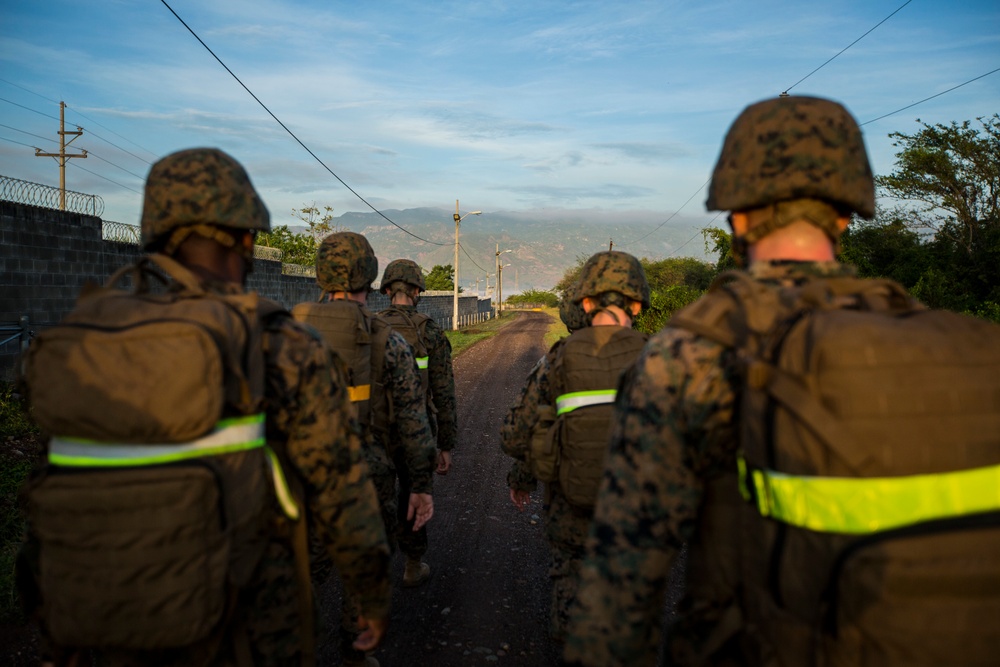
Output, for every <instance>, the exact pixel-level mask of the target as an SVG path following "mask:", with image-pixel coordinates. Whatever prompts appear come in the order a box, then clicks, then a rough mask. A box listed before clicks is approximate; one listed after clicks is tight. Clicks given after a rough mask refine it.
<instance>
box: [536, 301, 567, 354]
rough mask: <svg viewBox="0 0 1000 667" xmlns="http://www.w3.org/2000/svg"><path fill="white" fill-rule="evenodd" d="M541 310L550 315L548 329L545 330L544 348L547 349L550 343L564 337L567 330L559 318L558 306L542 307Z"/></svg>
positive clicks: (550, 345)
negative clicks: (550, 320) (550, 319)
mask: <svg viewBox="0 0 1000 667" xmlns="http://www.w3.org/2000/svg"><path fill="white" fill-rule="evenodd" d="M542 312H544V313H546V314H548V315H551V316H552V322H551V323H550V324H549V330H548V331H546V332H545V338H544V339H543V340H544V342H545V349H549V348H550V347H552V345H553V344H554V343H555V342H556V341H557V340H559V339H560V338H565V337H566V336H568V335H569V330H568V329H567V328H566V325H565V324H563V323H562V320H561V319H559V309H558V308H543V309H542Z"/></svg>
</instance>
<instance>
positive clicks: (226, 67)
mask: <svg viewBox="0 0 1000 667" xmlns="http://www.w3.org/2000/svg"><path fill="white" fill-rule="evenodd" d="M160 2H162V3H163V6H164V7H166V8H167V9H169V10H170V13H171V14H173V15H174V16H175V17H176V18H177V20H178V21H180V22H181V25H183V26H184V27H185V28H187V30H188V32H190V33H191V34H192V35H193V36H194V38H195V39H197V40H198V42H199V43H200V44H201V45H202V46H204V47H205V50H206V51H208V52H209V53H211V54H212V57H213V58H215V59H216V60H217V61H218V63H219V64H220V65H222V67H223V68H224V69H225V70H226V71H227V72H229V74H230V76H232V77H233V78H234V79H235V80H236V82H237V83H238V84H240V85H241V86H242V87H243V90H245V91H247V93H249V94H250V97H252V98H254V100H256V102H257V104H259V105H260V106H261V108H262V109H264V111H266V112H267V113H268V115H269V116H271V118H273V119H274V121H275V122H276V123H277V124H278V125H280V126H281V127H282V129H284V130H285V132H287V133H288V134H289V136H291V137H292V139H294V140H295V141H296V142H297V143H298V144H299V146H302V148H304V149H305V151H306V152H307V153H309V155H311V156H312V157H313V159H314V160H316V162H318V163H319V164H320V166H322V167H323V168H324V169H326V170H327V171H328V172H329V173H330V175H331V176H333V177H334V178H336V179H337V180H338V181H340V184H341V185H343V186H344V187H345V188H347V189H348V190H350V192H351V194H353V195H354V196H355V197H357V198H358V199H360V200H361V202H362V203H363V204H364V205H365V206H367V207H368V208H370V209H371V210H372V211H374V212H375V213H377V214H378V215H379V217H381V218H383V219H384V220H386V221H387V222H389V223H390V224H391V225H393V226H394V227H396V228H397V229H399V230H401V231H403V232H406V233H407V234H409V235H410V236H412V237H413V238H415V239H417V240H419V241H423V242H424V243H430V244H431V245H437V246H446V245H452V244H450V243H439V242H437V241H431V240H429V239H425V238H423V237H421V236H418V235H416V234H414V233H413V232H411V231H410V230H408V229H406V228H405V227H403V226H401V225H399V224H397V223H396V222H395V221H394V220H391V219H389V217H388V216H386V215H385V214H384V213H382V211H380V210H378V209H377V208H375V207H374V206H372V205H371V204H370V203H368V200H367V199H365V198H364V197H362V196H361V195H360V194H358V192H357V191H355V190H354V188H352V187H351V186H350V185H348V184H347V183H346V182H345V181H344V179H342V178H341V177H340V176H338V175H337V174H336V173H334V171H333V170H332V169H330V167H328V166H326V163H325V162H323V160H321V159H319V157H318V156H317V155H316V154H315V153H313V152H312V150H311V149H310V148H309V147H308V146H306V145H305V144H304V143H303V142H302V140H301V139H299V138H298V137H297V136H296V135H295V133H294V132H292V131H291V130H290V129H288V126H287V125H285V124H284V123H282V122H281V120H280V119H279V118H278V117H277V116H275V115H274V113H272V112H271V110H270V109H268V108H267V105H266V104H264V103H263V102H261V101H260V98H258V97H257V96H256V95H254V93H253V91H252V90H250V89H249V88H248V87H247V86H246V84H244V83H243V82H242V81H241V80H240V78H239V77H238V76H236V74H235V73H234V72H233V70H231V69H229V67H228V66H227V65H226V63H224V62H222V59H221V58H219V56H217V55H215V52H214V51H212V49H210V48H209V47H208V44H206V43H205V42H204V41H203V40H202V38H201V37H199V36H198V33H196V32H195V31H194V30H192V29H191V26H189V25H188V24H187V23H185V22H184V19H182V18H181V17H180V16H179V15H178V14H177V12H175V11H174V10H173V8H172V7H171V6H170V5H169V4H167V0H160Z"/></svg>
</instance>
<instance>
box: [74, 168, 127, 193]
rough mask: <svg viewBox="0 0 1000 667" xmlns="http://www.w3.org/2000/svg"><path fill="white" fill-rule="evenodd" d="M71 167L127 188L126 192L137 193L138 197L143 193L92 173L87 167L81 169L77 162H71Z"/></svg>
mask: <svg viewBox="0 0 1000 667" xmlns="http://www.w3.org/2000/svg"><path fill="white" fill-rule="evenodd" d="M70 166H73V167H76V168H77V169H82V170H83V171H85V172H87V173H88V174H90V175H91V176H97V177H98V178H103V179H104V180H106V181H107V182H109V183H114V184H115V185H117V186H118V187H120V188H125V189H126V190H128V191H129V192H134V193H136V194H137V195H141V194H142V193H141V192H139V191H138V190H133V189H132V188H130V187H129V186H127V185H122V184H121V183H119V182H118V181H115V180H112V179H110V178H108V177H107V176H101V175H100V174H98V173H97V172H93V171H91V170H89V169H87V168H86V167H81V166H80V165H78V164H76V163H75V162H70Z"/></svg>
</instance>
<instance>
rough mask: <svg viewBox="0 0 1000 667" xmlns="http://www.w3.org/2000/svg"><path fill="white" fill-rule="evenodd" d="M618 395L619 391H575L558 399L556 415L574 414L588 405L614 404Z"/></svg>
mask: <svg viewBox="0 0 1000 667" xmlns="http://www.w3.org/2000/svg"><path fill="white" fill-rule="evenodd" d="M617 394H618V391H617V390H616V389H593V390H591V391H574V392H572V393H569V394H563V395H562V396H560V397H558V398H557V399H556V414H557V415H561V414H564V413H566V412H572V411H573V410H576V409H577V408H585V407H587V406H588V405H603V404H605V403H614V402H615V396H616V395H617Z"/></svg>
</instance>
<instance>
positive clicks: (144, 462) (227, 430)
mask: <svg viewBox="0 0 1000 667" xmlns="http://www.w3.org/2000/svg"><path fill="white" fill-rule="evenodd" d="M259 447H264V448H265V449H266V451H267V461H268V464H269V467H270V469H271V478H272V479H273V480H274V492H275V495H276V496H277V497H278V502H279V503H280V504H281V509H282V511H283V512H284V513H285V515H286V516H287V517H288V518H289V519H291V520H292V521H298V519H299V508H298V505H296V503H295V499H294V498H293V497H292V493H291V491H290V490H289V489H288V483H287V482H286V480H285V474H284V472H283V471H282V470H281V464H280V462H279V461H278V458H277V456H276V455H275V454H274V452H272V451H271V449H270V447H267V446H266V440H265V437H264V415H263V414H257V415H249V416H246V417H235V418H233V419H223V420H222V421H220V422H219V423H218V424H216V425H215V430H213V431H212V432H211V433H209V434H208V435H206V436H205V437H204V438H198V439H197V440H195V441H193V442H184V443H170V444H154V445H146V444H130V443H99V442H94V441H92V440H82V439H78V438H67V437H61V436H57V437H54V438H52V439H51V440H50V441H49V463H52V464H53V465H60V466H72V467H77V468H111V467H124V466H153V465H162V464H165V463H175V462H177V461H186V460H188V459H195V458H200V457H204V456H219V455H221V454H232V453H234V452H242V451H247V450H250V449H257V448H259Z"/></svg>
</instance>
